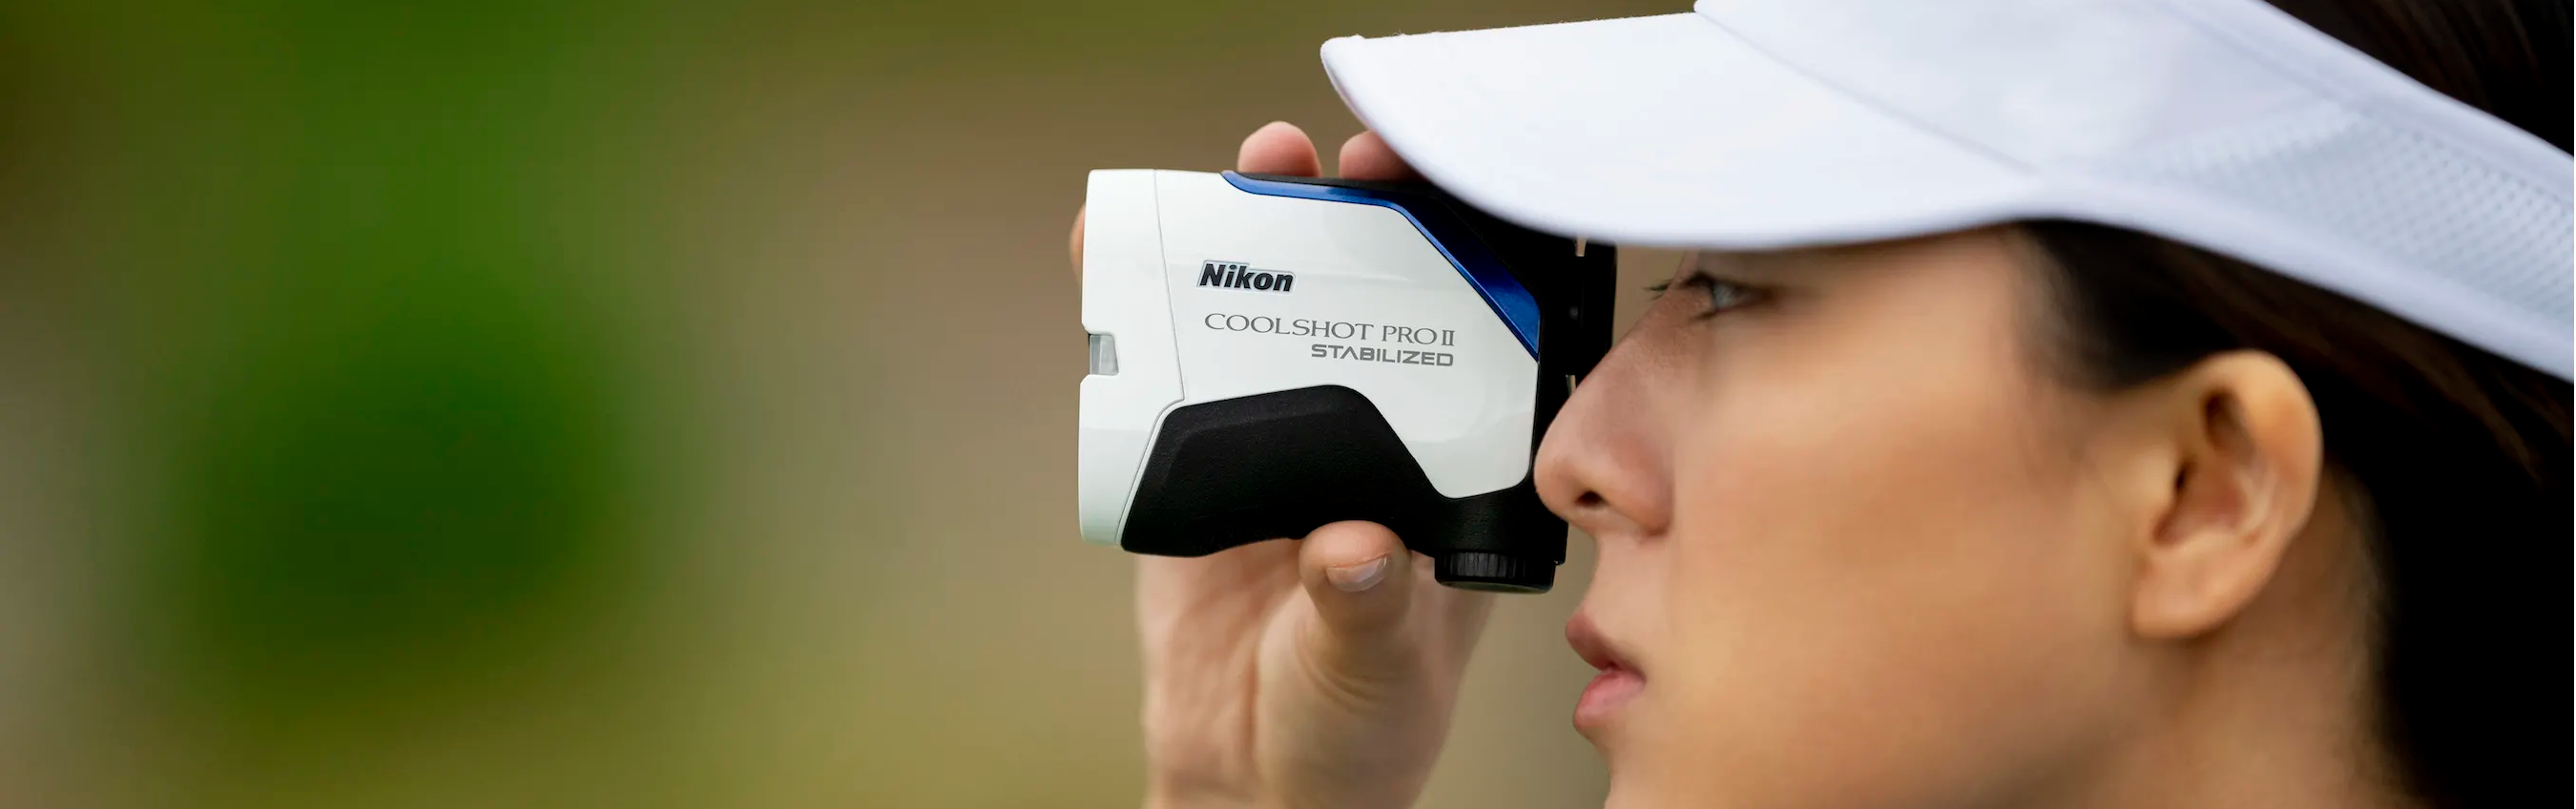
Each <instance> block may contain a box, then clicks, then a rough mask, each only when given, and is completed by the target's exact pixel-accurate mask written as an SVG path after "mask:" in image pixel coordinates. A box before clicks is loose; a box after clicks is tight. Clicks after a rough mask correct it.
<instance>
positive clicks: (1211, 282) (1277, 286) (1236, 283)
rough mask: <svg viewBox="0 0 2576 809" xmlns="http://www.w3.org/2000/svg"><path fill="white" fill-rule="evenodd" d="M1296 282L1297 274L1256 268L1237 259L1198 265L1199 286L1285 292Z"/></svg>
mask: <svg viewBox="0 0 2576 809" xmlns="http://www.w3.org/2000/svg"><path fill="white" fill-rule="evenodd" d="M1296 282H1297V276H1295V275H1291V274H1288V273H1284V272H1279V271H1277V270H1256V269H1253V268H1252V267H1251V266H1250V265H1247V264H1244V263H1242V262H1237V261H1208V262H1202V263H1201V264H1200V265H1199V286H1203V287H1224V288H1226V289H1257V290H1260V291H1263V292H1286V291H1288V286H1289V285H1290V284H1294V283H1296Z"/></svg>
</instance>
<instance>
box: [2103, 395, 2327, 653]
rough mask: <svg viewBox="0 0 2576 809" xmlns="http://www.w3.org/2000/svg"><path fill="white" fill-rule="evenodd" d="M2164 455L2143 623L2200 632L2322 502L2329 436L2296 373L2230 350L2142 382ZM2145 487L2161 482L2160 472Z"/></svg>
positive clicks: (2144, 534) (2138, 610)
mask: <svg viewBox="0 0 2576 809" xmlns="http://www.w3.org/2000/svg"><path fill="white" fill-rule="evenodd" d="M2136 395H2139V396H2143V397H2145V401H2141V402H2136V403H2135V404H2137V405H2138V406H2139V410H2137V411H2134V412H2136V413H2137V414H2138V415H2139V416H2140V417H2142V418H2144V419H2145V420H2146V424H2145V425H2144V426H2146V427H2147V428H2148V430H2149V431H2150V433H2149V435H2148V438H2149V439H2150V444H2151V445H2153V446H2156V448H2157V449H2158V450H2160V451H2158V452H2155V453H2152V455H2153V456H2155V457H2157V458H2160V459H2163V460H2162V461H2161V463H2162V464H2163V467H2162V470H2161V471H2162V472H2163V473H2164V474H2163V475H2162V476H2161V477H2162V478H2163V485H2162V487H2161V488H2162V491H2161V492H2141V493H2142V494H2148V495H2150V496H2151V499H2150V501H2149V502H2151V503H2158V505H2155V506H2154V507H2151V508H2149V509H2147V510H2146V516H2149V517H2151V518H2152V519H2151V520H2149V521H2147V522H2146V523H2145V524H2144V525H2142V526H2141V527H2142V529H2143V530H2142V531H2140V532H2138V533H2137V534H2133V536H2134V537H2135V538H2136V547H2135V548H2134V550H2135V552H2136V553H2137V555H2138V562H2139V564H2138V566H2137V568H2136V569H2137V579H2136V581H2135V582H2134V592H2133V593H2132V594H2131V601H2130V623H2131V626H2132V628H2133V630H2134V631H2136V632H2137V633H2138V634H2140V635H2142V636H2146V637H2153V638H2167V639H2172V638H2185V637H2191V636H2196V635H2199V634H2202V633H2205V632H2208V631H2210V630H2212V629H2215V628H2217V627H2218V626H2220V625H2222V624H2224V623H2226V622H2227V621H2228V619H2230V618H2233V617H2235V616H2236V615H2237V614H2238V613H2239V612H2240V611H2242V610H2243V609H2244V608H2245V605H2246V604H2247V603H2249V602H2251V601H2253V600H2254V596H2255V595H2256V594H2258V593H2260V592H2262V590H2263V587H2264V585H2266V584H2268V583H2270V581H2271V580H2272V573H2273V571H2274V570H2276V569H2278V568H2279V567H2280V564H2281V559H2282V556H2283V555H2284V554H2285V553H2286V552H2287V551H2288V550H2289V547H2290V543H2291V542H2292V541H2293V540H2295V539H2296V538H2297V537H2298V535H2299V533H2300V532H2301V530H2302V529H2304V528H2305V527H2306V526H2307V523H2308V516H2309V513H2310V512H2311V511H2312V510H2313V509H2314V507H2315V505H2316V497H2317V489H2318V485H2319V477H2320V475H2321V474H2322V473H2323V472H2322V470H2323V466H2324V448H2325V436H2324V434H2323V428H2322V427H2321V426H2320V425H2319V422H2318V420H2317V408H2316V404H2315V402H2314V401H2312V400H2310V399H2309V398H2308V389H2307V386H2306V385H2305V384H2302V383H2301V382H2300V381H2299V377H2298V375H2297V374H2296V373H2293V372H2292V371H2291V370H2290V367H2289V366H2288V365H2286V364H2284V363H2282V362H2281V360H2280V359H2279V358H2276V357H2273V356H2272V355H2270V354H2265V353H2262V352H2258V351H2234V352H2228V353H2225V354H2219V355H2216V356H2213V357H2210V358H2208V359H2206V360H2203V361H2201V362H2199V363H2198V364H2195V365H2193V366H2192V367H2190V368H2188V369H2186V370H2184V371H2183V372H2182V373H2181V374H2179V375H2177V376H2175V377H2173V378H2171V379H2168V380H2165V381H2163V382H2159V383H2156V384H2153V385H2150V386H2148V387H2147V388H2146V389H2143V390H2140V391H2137V393H2136ZM2141 483H2142V484H2144V485H2156V482H2155V481H2154V480H2152V479H2147V480H2141Z"/></svg>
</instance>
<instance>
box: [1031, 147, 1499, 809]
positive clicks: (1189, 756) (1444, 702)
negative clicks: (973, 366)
mask: <svg viewBox="0 0 2576 809" xmlns="http://www.w3.org/2000/svg"><path fill="white" fill-rule="evenodd" d="M1235 165H1236V168H1237V169H1238V170H1241V171H1246V172H1261V173H1269V174H1292V175H1299V176H1307V177H1312V176H1315V175H1317V174H1318V173H1320V171H1321V167H1320V166H1319V165H1318V163H1317V160H1316V157H1315V146H1314V144H1313V142H1311V141H1309V140H1307V138H1306V133H1304V132H1302V131H1299V130H1298V129H1297V128H1296V127H1294V126H1290V125H1288V124H1286V123H1274V124H1271V125H1269V126H1265V127H1262V128H1261V130H1260V131H1257V132H1254V133H1252V136H1251V137H1248V138H1245V139H1244V141H1243V149H1242V151H1241V152H1240V155H1239V156H1238V157H1237V159H1236V162H1235ZM1341 165H1342V174H1343V176H1345V177H1351V178H1355V179H1369V180H1401V179H1411V178H1413V176H1414V175H1413V171H1412V169H1410V168H1408V167H1406V166H1405V165H1404V162H1403V161H1402V160H1401V159H1399V158H1397V157H1396V156H1395V153H1394V152H1393V151H1391V150H1389V149H1387V147H1386V144H1385V142H1383V141H1380V140H1378V138H1377V136H1376V135H1374V134H1371V133H1361V134H1360V135H1358V136H1356V137H1353V138H1351V139H1350V141H1349V142H1347V143H1344V144H1342V158H1341ZM1073 263H1074V266H1075V267H1076V268H1079V267H1081V266H1082V216H1081V215H1080V214H1076V215H1075V217H1074V224H1073ZM1492 609H1493V597H1492V596H1490V595H1487V594H1483V593H1474V592H1468V591H1464V590H1456V589H1452V588H1448V587H1442V586H1439V585H1438V584H1436V583H1434V582H1433V581H1432V580H1431V561H1430V559H1429V558H1427V557H1422V556H1419V555H1417V554H1414V553H1413V552H1411V551H1408V550H1406V549H1405V547H1404V544H1403V543H1402V542H1401V541H1399V540H1397V539H1396V536H1395V534H1394V533H1393V532H1391V531H1388V530H1387V529H1386V528H1385V527H1384V526H1380V525H1376V524H1374V523H1364V522H1340V523H1333V524H1331V525H1327V526H1324V527H1322V528H1318V529H1315V532H1314V533H1312V534H1309V535H1307V537H1306V538H1305V539H1304V540H1303V541H1300V542H1282V541H1272V542H1262V543H1257V544H1252V545H1246V546H1243V547H1239V548H1235V549H1232V550H1228V551H1225V552H1222V553H1217V554H1213V555H1210V556H1206V557H1202V558H1197V559H1175V558H1167V557H1154V556H1148V557H1140V558H1139V559H1138V560H1137V570H1136V618H1137V622H1138V624H1139V627H1140V628H1141V629H1142V630H1143V633H1144V641H1145V758H1146V805H1147V806H1148V807H1151V808H1152V809H1166V808H1168V809H1196V807H1209V806H1259V807H1335V808H1336V809H1378V808H1380V807H1389V808H1391V807H1402V806H1408V805H1411V804H1412V803H1413V800H1414V798H1416V797H1418V796H1420V795H1421V793H1422V785H1423V782H1424V781H1425V780H1426V779H1428V778H1429V777H1430V774H1431V765H1432V763H1433V762H1434V761H1436V760H1437V759H1438V758H1439V756H1440V745H1441V742H1442V741H1443V740H1444V738H1445V737H1446V736H1447V735H1448V731H1449V714H1450V709H1451V707H1452V706H1453V704H1454V703H1455V702H1456V701H1457V695H1458V680H1459V677H1460V675H1461V673H1462V672H1463V671H1464V670H1465V669H1466V666H1467V656H1468V654H1469V653H1470V652H1472V651H1473V650H1474V649H1475V645H1476V636H1477V635H1478V634H1479V633H1481V632H1482V631H1483V630H1484V626H1485V617H1486V615H1487V614H1488V613H1490V612H1491V611H1492Z"/></svg>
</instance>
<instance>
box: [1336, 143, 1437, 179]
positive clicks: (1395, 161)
mask: <svg viewBox="0 0 2576 809" xmlns="http://www.w3.org/2000/svg"><path fill="white" fill-rule="evenodd" d="M1341 167H1342V176H1344V177H1348V178H1350V179H1353V180H1419V179H1422V175H1420V174H1416V173H1414V171H1413V167H1412V166H1409V165H1406V164H1405V162H1404V158H1401V157H1397V156H1395V150H1394V149H1390V148H1387V145H1386V140H1385V139H1383V138H1379V137H1378V136H1377V133H1376V132H1362V133H1359V134H1357V135H1352V136H1351V139H1350V140H1346V141H1342V157H1341Z"/></svg>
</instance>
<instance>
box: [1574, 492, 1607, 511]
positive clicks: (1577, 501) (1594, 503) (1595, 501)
mask: <svg viewBox="0 0 2576 809" xmlns="http://www.w3.org/2000/svg"><path fill="white" fill-rule="evenodd" d="M1574 505H1575V506H1576V507H1577V508H1599V507H1600V506H1601V493H1600V492H1584V493H1583V496H1581V497H1577V498H1574Z"/></svg>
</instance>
